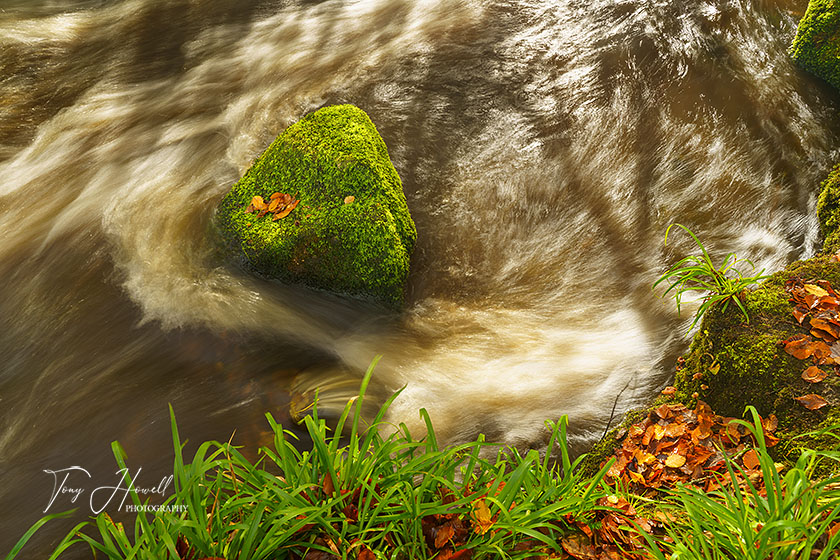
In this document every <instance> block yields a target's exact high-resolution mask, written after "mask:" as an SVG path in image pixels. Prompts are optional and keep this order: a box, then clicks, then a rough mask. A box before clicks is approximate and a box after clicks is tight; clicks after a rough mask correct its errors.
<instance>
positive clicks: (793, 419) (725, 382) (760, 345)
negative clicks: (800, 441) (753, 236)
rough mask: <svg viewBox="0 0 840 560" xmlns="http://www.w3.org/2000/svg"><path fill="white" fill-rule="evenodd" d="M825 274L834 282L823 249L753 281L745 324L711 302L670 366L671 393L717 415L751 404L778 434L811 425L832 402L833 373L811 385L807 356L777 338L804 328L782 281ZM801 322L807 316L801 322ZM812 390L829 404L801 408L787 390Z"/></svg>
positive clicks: (839, 398)
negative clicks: (674, 367)
mask: <svg viewBox="0 0 840 560" xmlns="http://www.w3.org/2000/svg"><path fill="white" fill-rule="evenodd" d="M797 277H798V278H801V279H803V280H805V281H815V280H827V281H829V282H830V283H831V284H832V285H838V286H840V264H838V263H837V262H836V261H834V260H832V259H831V257H829V256H827V255H823V256H818V257H815V258H813V259H808V260H804V261H797V262H794V263H792V264H790V265H789V266H788V267H787V268H786V269H784V270H783V271H781V272H777V273H776V274H773V275H772V276H771V277H770V278H769V279H768V280H767V281H766V282H764V283H763V284H762V285H761V286H760V287H759V288H757V289H755V290H752V291H747V292H745V295H744V300H743V302H744V305H745V307H746V309H747V311H748V313H749V316H750V322H749V324H747V323H746V322H745V321H744V320H743V316H741V315H740V314H738V313H736V312H733V310H731V309H730V310H728V311H725V312H724V311H723V310H722V309H721V308H720V307H719V306H716V307H714V308H712V309H711V310H710V311H709V312H708V313H707V314H706V316H705V317H704V319H703V322H702V324H701V328H700V331H699V332H698V333H697V335H696V336H695V337H694V340H693V342H692V344H691V349H690V351H689V353H688V354H687V355H686V357H685V362H684V364H683V365H682V367H681V368H680V369H679V370H678V372H677V375H676V379H675V386H676V387H677V393H676V394H675V395H674V399H675V400H677V401H682V402H685V403H687V404H688V403H694V402H696V400H697V398H699V399H701V400H704V401H706V402H707V403H709V405H711V407H712V408H713V409H714V410H715V411H716V412H717V413H718V414H721V415H725V416H736V417H737V416H740V415H742V414H743V412H744V408H745V406H747V405H753V406H755V407H756V409H757V410H758V412H759V413H760V414H761V415H762V416H765V417H767V416H769V415H770V414H775V415H776V416H777V417H778V420H779V435H781V436H782V437H783V439H787V437H792V436H795V435H797V434H801V433H803V432H806V431H809V430H813V429H818V428H819V427H820V426H821V425H822V424H823V423H824V422H826V421H827V420H828V419H829V416H830V415H831V413H832V410H834V409H835V407H836V405H837V403H840V391H838V386H839V385H840V376H838V375H837V374H836V373H835V372H834V370H833V368H832V366H826V368H827V369H828V371H829V373H830V375H829V376H828V377H827V378H826V379H825V380H824V381H822V382H820V383H816V384H812V383H808V382H806V381H805V380H804V379H802V373H803V371H804V370H805V369H806V368H807V367H808V366H810V365H811V363H810V361H806V360H799V359H797V358H794V357H793V356H791V355H790V354H788V353H787V352H785V349H784V347H783V346H782V345H781V344H780V343H781V342H782V341H783V340H786V339H788V338H790V337H791V336H794V335H801V334H805V333H807V332H808V331H807V329H806V328H805V327H804V326H802V325H800V324H799V323H798V322H797V321H796V319H795V318H794V316H793V314H792V311H793V305H792V304H791V303H790V302H789V301H788V298H789V296H788V293H787V292H786V291H785V283H786V282H787V281H788V280H789V279H791V278H797ZM805 324H806V325H807V322H806V323H805ZM811 393H818V394H820V395H822V396H823V397H824V398H826V399H827V400H828V402H829V406H826V407H824V408H821V409H819V410H808V409H806V408H805V407H804V406H803V405H802V404H800V403H799V402H797V401H796V400H794V399H795V397H799V396H803V395H806V394H811Z"/></svg>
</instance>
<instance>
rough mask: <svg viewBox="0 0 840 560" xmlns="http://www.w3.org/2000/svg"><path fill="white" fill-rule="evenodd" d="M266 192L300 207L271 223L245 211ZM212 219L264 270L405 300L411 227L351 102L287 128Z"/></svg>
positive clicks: (397, 188)
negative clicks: (291, 199) (288, 198)
mask: <svg viewBox="0 0 840 560" xmlns="http://www.w3.org/2000/svg"><path fill="white" fill-rule="evenodd" d="M274 192H280V193H285V194H290V195H292V196H293V197H295V198H297V199H299V200H300V203H299V205H298V206H297V207H296V208H295V209H294V210H293V211H292V213H291V214H289V215H288V216H286V217H285V218H282V219H280V220H277V221H274V220H272V216H271V214H268V215H266V216H264V217H262V218H258V217H257V215H256V214H253V213H247V212H246V209H247V207H248V205H249V204H250V202H251V199H252V198H253V197H254V196H257V195H259V196H261V197H263V198H264V199H265V200H268V199H269V197H270V196H271V194H272V193H274ZM348 197H353V198H348ZM345 199H346V200H347V201H348V202H349V203H345ZM351 200H352V202H350V201H351ZM217 224H218V227H219V230H220V231H221V234H222V236H223V238H224V239H225V240H226V242H227V243H228V245H229V246H231V247H232V248H233V249H234V250H235V251H236V253H237V254H239V255H240V258H241V259H242V260H243V263H244V264H245V265H246V266H247V267H249V268H251V269H253V270H255V271H257V272H259V273H261V274H263V275H265V276H269V277H272V278H278V279H281V280H283V281H287V282H293V283H302V284H306V285H309V286H312V287H315V288H320V289H324V290H328V291H331V292H336V293H342V294H350V295H353V296H357V297H362V298H366V299H372V300H376V301H379V302H382V303H385V304H386V305H388V306H391V307H399V306H400V305H401V303H402V302H403V293H404V287H405V281H406V278H407V276H408V266H409V259H410V256H411V252H412V250H413V249H414V242H415V240H416V238H417V230H416V229H415V226H414V222H413V221H412V219H411V216H410V214H409V211H408V205H407V204H406V200H405V195H404V194H403V190H402V183H401V181H400V178H399V175H397V171H396V170H395V169H394V166H393V164H392V163H391V160H390V158H389V156H388V149H387V148H386V146H385V142H384V141H383V140H382V137H381V136H380V135H379V133H378V132H377V130H376V127H375V126H374V124H373V122H371V120H370V118H369V117H368V116H367V115H366V114H365V112H364V111H362V110H361V109H359V108H358V107H354V106H352V105H336V106H330V107H324V108H322V109H319V110H318V111H315V112H314V113H311V114H309V115H307V116H305V117H304V118H302V119H301V120H300V121H298V122H297V123H295V124H293V125H292V126H290V127H289V128H287V129H286V130H285V131H284V132H283V133H281V134H280V135H279V136H278V137H277V138H276V139H275V140H274V142H272V144H271V145H270V146H269V147H268V148H267V149H266V150H265V152H263V153H262V155H260V156H259V157H258V158H257V160H256V161H255V162H254V164H253V165H252V166H251V168H250V169H248V171H247V172H246V173H245V175H244V176H243V177H242V179H240V180H239V182H237V183H236V184H235V185H233V187H232V188H231V190H230V192H228V193H227V195H225V197H224V198H223V199H222V201H221V203H220V204H219V208H218V211H217Z"/></svg>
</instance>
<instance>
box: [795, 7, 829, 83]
mask: <svg viewBox="0 0 840 560" xmlns="http://www.w3.org/2000/svg"><path fill="white" fill-rule="evenodd" d="M790 55H791V58H793V60H794V61H795V62H796V63H797V64H798V65H799V66H801V67H802V68H803V69H805V70H807V71H808V72H811V73H812V74H815V75H817V76H819V77H820V78H822V79H823V80H825V81H827V82H828V83H829V84H831V85H833V86H834V87H835V88H838V89H840V0H810V2H808V9H807V10H806V12H805V16H803V18H802V20H801V21H800V22H799V28H798V29H797V31H796V37H795V38H794V40H793V44H792V45H791V47H790Z"/></svg>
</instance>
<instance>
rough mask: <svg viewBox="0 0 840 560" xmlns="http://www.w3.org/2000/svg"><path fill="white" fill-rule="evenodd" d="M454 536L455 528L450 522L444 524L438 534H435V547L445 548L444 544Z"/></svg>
mask: <svg viewBox="0 0 840 560" xmlns="http://www.w3.org/2000/svg"><path fill="white" fill-rule="evenodd" d="M454 536H455V528H454V527H452V525H451V524H449V523H447V524H445V525H443V526H442V527H440V528H439V529H438V532H437V535H435V548H443V545H445V544H446V543H448V542H449V540H450V539H451V538H452V537H454Z"/></svg>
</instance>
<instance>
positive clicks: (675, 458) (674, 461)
mask: <svg viewBox="0 0 840 560" xmlns="http://www.w3.org/2000/svg"><path fill="white" fill-rule="evenodd" d="M684 464H685V457H684V456H682V455H676V454H674V455H668V458H667V459H665V466H666V467H671V468H674V469H678V468H680V467H681V466H683V465H684Z"/></svg>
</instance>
